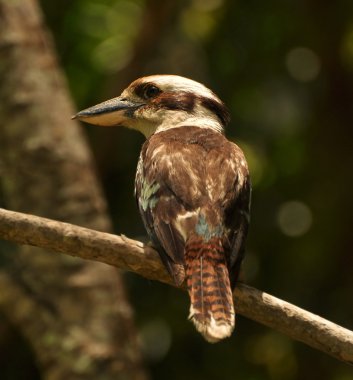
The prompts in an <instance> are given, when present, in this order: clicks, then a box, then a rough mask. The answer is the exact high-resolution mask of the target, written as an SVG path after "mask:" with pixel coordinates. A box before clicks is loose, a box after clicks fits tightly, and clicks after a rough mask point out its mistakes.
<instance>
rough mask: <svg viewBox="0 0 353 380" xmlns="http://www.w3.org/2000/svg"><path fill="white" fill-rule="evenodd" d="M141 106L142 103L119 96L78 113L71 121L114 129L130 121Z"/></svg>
mask: <svg viewBox="0 0 353 380" xmlns="http://www.w3.org/2000/svg"><path fill="white" fill-rule="evenodd" d="M143 105H144V104H143V103H137V102H133V101H131V100H127V99H123V98H121V97H120V96H119V97H117V98H113V99H110V100H107V101H105V102H103V103H99V104H97V105H95V106H93V107H90V108H86V109H84V110H82V111H80V112H78V113H77V114H76V115H75V116H73V117H72V119H79V120H82V121H84V122H86V123H89V124H95V125H101V126H104V127H114V126H118V125H121V124H123V123H124V122H126V121H127V120H128V119H131V117H132V116H133V113H134V111H135V110H136V109H137V108H139V107H141V106H143Z"/></svg>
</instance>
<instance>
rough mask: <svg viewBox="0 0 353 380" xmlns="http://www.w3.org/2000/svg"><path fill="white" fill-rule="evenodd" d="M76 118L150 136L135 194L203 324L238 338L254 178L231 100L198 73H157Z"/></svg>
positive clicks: (212, 335) (204, 330) (217, 336)
mask: <svg viewBox="0 0 353 380" xmlns="http://www.w3.org/2000/svg"><path fill="white" fill-rule="evenodd" d="M73 118H76V119H78V120H81V121H84V122H87V123H90V124H95V125H98V126H106V127H114V126H124V127H127V128H131V129H135V130H137V131H140V132H142V133H143V134H144V135H145V137H146V141H145V142H144V144H143V146H142V149H141V152H140V156H139V160H138V165H137V171H136V178H135V196H136V201H137V205H138V208H139V211H140V214H141V217H142V220H143V223H144V225H145V228H146V230H147V233H148V235H149V237H150V239H151V242H152V244H153V246H154V247H155V248H156V249H157V251H158V253H159V256H160V259H161V261H162V263H163V264H164V266H165V268H166V269H167V271H168V272H169V274H170V276H171V277H172V279H173V281H174V283H175V284H176V285H177V286H181V285H182V284H183V283H184V281H185V282H186V286H187V290H188V293H189V296H190V313H189V319H190V320H191V321H192V322H193V323H194V325H195V327H196V329H197V330H198V331H199V332H200V333H201V334H202V336H203V337H204V338H205V339H206V340H207V341H208V342H211V343H215V342H218V341H221V340H222V339H224V338H227V337H229V336H231V334H232V332H233V330H234V326H235V309H234V303H233V296H232V292H233V290H234V287H235V285H236V283H237V279H238V276H239V272H240V268H241V263H242V260H243V258H244V252H245V240H246V237H247V233H248V227H249V215H250V198H251V183H250V176H249V170H248V165H247V162H246V159H245V157H244V154H243V152H242V150H241V149H240V148H239V147H238V146H237V145H236V144H235V143H234V142H231V141H229V140H228V139H227V138H226V137H225V132H224V131H225V127H226V126H227V124H228V123H229V122H230V113H229V111H228V109H227V107H226V106H225V104H224V103H223V102H222V101H221V100H220V98H219V97H218V96H217V95H216V94H215V93H214V92H213V91H211V90H210V89H209V88H208V87H206V86H205V85H203V84H201V83H199V82H196V81H194V80H192V79H188V78H184V77H181V76H177V75H150V76H146V77H142V78H139V79H137V80H135V81H134V82H132V83H131V84H130V85H129V86H128V87H127V88H126V89H125V90H124V91H123V92H122V93H121V95H120V96H118V97H115V98H113V99H110V100H107V101H105V102H102V103H99V104H97V105H95V106H93V107H90V108H87V109H84V110H82V111H80V112H78V113H77V114H76V115H75V116H74V117H73Z"/></svg>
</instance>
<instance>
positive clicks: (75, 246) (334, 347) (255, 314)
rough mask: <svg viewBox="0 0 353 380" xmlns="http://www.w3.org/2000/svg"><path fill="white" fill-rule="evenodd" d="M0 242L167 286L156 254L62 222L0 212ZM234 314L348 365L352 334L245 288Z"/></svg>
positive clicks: (125, 240) (239, 293)
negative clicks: (84, 261)
mask: <svg viewBox="0 0 353 380" xmlns="http://www.w3.org/2000/svg"><path fill="white" fill-rule="evenodd" d="M0 238H2V239H4V240H8V241H11V242H13V243H17V244H28V245H34V246H37V247H41V248H46V249H49V250H52V251H57V252H61V253H65V254H68V255H71V256H75V257H80V258H82V259H87V260H94V261H99V262H103V263H106V264H109V265H113V266H115V267H117V268H120V269H124V270H128V271H132V272H135V273H137V274H139V275H141V276H143V277H146V278H148V279H151V280H158V281H162V282H165V283H168V284H172V281H171V279H170V278H169V276H168V274H167V273H166V271H165V269H164V267H163V266H162V264H161V262H160V260H159V257H158V254H157V252H156V251H155V250H154V249H153V248H151V247H149V246H146V245H144V244H143V243H141V242H139V241H136V240H132V239H129V238H127V237H125V236H117V235H112V234H108V233H103V232H98V231H94V230H90V229H87V228H83V227H78V226H75V225H72V224H68V223H62V222H57V221H54V220H50V219H45V218H41V217H38V216H33V215H27V214H22V213H18V212H13V211H8V210H4V209H0ZM234 300H235V307H236V310H237V311H238V312H239V313H240V314H242V315H244V316H245V317H248V318H250V319H253V320H254V321H257V322H259V323H262V324H264V325H266V326H268V327H271V328H273V329H275V330H277V331H280V332H282V333H284V334H286V335H288V336H289V337H291V338H293V339H295V340H298V341H301V342H303V343H306V344H307V345H309V346H311V347H313V348H316V349H318V350H320V351H322V352H325V353H326V354H329V355H331V356H333V357H335V358H336V359H339V360H341V361H343V362H346V363H349V364H353V332H352V331H350V330H347V329H345V328H343V327H341V326H339V325H337V324H335V323H332V322H330V321H327V320H325V319H324V318H321V317H319V316H317V315H315V314H312V313H310V312H308V311H306V310H303V309H301V308H299V307H297V306H294V305H292V304H290V303H288V302H285V301H282V300H280V299H278V298H276V297H273V296H271V295H269V294H266V293H264V292H262V291H260V290H257V289H255V288H252V287H250V286H247V285H244V284H239V285H238V286H237V288H236V289H235V291H234Z"/></svg>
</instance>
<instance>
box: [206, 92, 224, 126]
mask: <svg viewBox="0 0 353 380" xmlns="http://www.w3.org/2000/svg"><path fill="white" fill-rule="evenodd" d="M200 102H201V104H202V105H203V106H204V107H205V108H207V109H208V110H209V111H211V112H213V113H214V114H215V115H217V117H218V119H219V120H220V121H221V123H222V124H223V125H224V126H226V125H227V124H228V123H229V122H230V113H229V111H228V108H227V107H226V106H225V105H224V103H223V102H218V101H217V100H215V99H212V98H206V97H205V98H204V97H202V98H200Z"/></svg>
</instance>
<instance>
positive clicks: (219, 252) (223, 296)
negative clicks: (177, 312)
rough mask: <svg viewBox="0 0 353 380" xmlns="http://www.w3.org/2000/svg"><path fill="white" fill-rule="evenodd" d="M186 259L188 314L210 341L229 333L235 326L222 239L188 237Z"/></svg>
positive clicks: (217, 339) (222, 337) (225, 336)
mask: <svg viewBox="0 0 353 380" xmlns="http://www.w3.org/2000/svg"><path fill="white" fill-rule="evenodd" d="M185 261H186V279H187V287H188V291H189V295H190V300H191V306H190V315H189V318H190V319H191V320H192V321H193V323H194V325H195V327H196V329H197V330H198V331H199V332H200V333H201V334H202V335H203V336H204V338H205V339H206V340H207V341H209V342H211V343H215V342H218V341H219V340H221V339H224V338H227V337H229V336H230V335H231V334H232V332H233V330H234V325H235V313H234V306H233V297H232V290H231V286H230V281H229V273H228V269H227V265H226V259H225V255H224V250H223V247H222V244H221V240H220V239H219V238H216V237H215V238H212V239H210V240H209V241H207V242H205V241H204V240H203V239H202V238H200V237H191V238H189V240H188V241H187V243H186V246H185Z"/></svg>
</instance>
